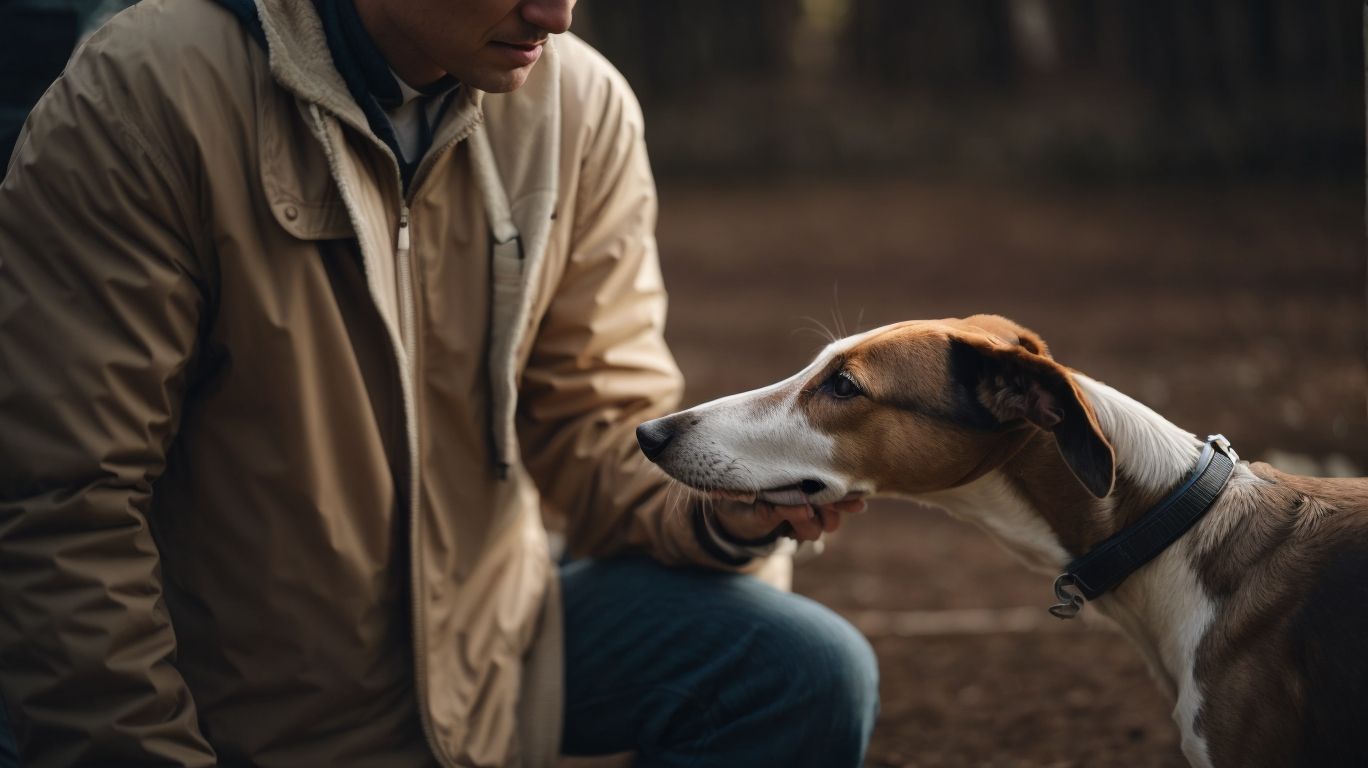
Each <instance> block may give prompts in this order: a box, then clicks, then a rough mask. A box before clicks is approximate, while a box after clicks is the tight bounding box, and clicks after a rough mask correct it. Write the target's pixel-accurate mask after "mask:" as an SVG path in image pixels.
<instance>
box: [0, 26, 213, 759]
mask: <svg viewBox="0 0 1368 768" xmlns="http://www.w3.org/2000/svg"><path fill="white" fill-rule="evenodd" d="M98 37H99V36H97V39H95V40H92V42H91V44H90V45H88V46H87V47H86V49H85V51H84V53H83V54H81V55H80V56H78V58H77V59H76V60H75V61H74V62H73V63H72V64H71V65H70V68H69V70H68V72H67V73H66V74H65V75H64V76H63V77H62V78H61V79H59V80H58V81H57V82H56V83H55V84H54V85H53V87H52V88H51V89H50V90H49V92H48V93H47V94H46V95H45V97H44V98H43V100H42V101H41V102H40V104H39V105H38V107H37V108H36V109H35V111H34V112H33V114H32V115H31V116H30V118H29V121H28V123H27V125H26V128H25V131H24V134H23V135H22V136H21V137H20V139H19V143H18V145H17V148H16V150H15V154H14V156H13V157H12V158H11V160H10V165H9V170H8V174H7V175H6V177H5V179H4V182H3V184H2V185H0V415H2V416H3V422H4V426H3V428H0V694H2V695H3V699H4V703H5V705H7V707H8V710H9V714H10V718H9V719H10V723H11V726H12V728H13V729H14V731H15V735H16V737H17V741H18V743H19V751H20V755H21V760H22V763H23V765H25V766H55V765H75V764H83V765H111V764H120V765H158V764H160V765H184V766H202V765H210V764H212V763H213V762H214V759H215V758H214V754H213V751H212V750H211V749H210V747H209V746H208V744H207V742H206V741H205V739H204V738H203V736H202V735H201V734H200V732H199V729H198V726H197V720H196V714H195V707H194V704H193V702H192V700H191V697H190V693H189V690H188V688H187V686H186V683H185V681H184V680H183V679H182V677H181V676H180V674H179V673H178V672H177V670H176V668H175V667H174V666H173V663H172V662H173V659H174V655H175V648H176V640H175V636H174V634H173V631H172V627H171V622H170V620H169V618H168V615H167V611H166V608H165V605H164V603H163V599H162V590H161V582H160V574H159V566H158V552H157V547H156V545H155V544H154V542H153V537H152V534H151V532H150V531H149V528H148V517H147V510H148V503H149V499H150V496H151V492H152V487H153V485H154V483H155V482H156V480H157V478H158V476H159V474H160V473H161V472H162V469H163V463H164V457H165V455H166V450H167V446H168V443H169V442H170V441H171V439H172V437H173V435H174V434H175V431H176V427H177V420H178V416H179V410H180V402H181V398H182V394H183V389H184V386H185V377H186V376H185V375H186V369H187V365H188V361H189V359H190V356H191V353H192V350H193V349H194V344H195V339H196V337H197V325H198V323H199V321H200V318H201V316H202V314H203V313H204V310H205V303H206V302H205V298H204V294H205V292H204V290H203V283H202V282H201V276H200V273H201V272H202V270H201V269H200V268H199V267H198V266H196V265H195V264H194V263H193V260H192V258H191V254H193V253H195V252H197V248H196V246H195V245H194V244H193V243H192V242H191V241H190V240H189V239H188V236H187V235H186V234H185V233H187V232H190V231H192V228H191V227H190V226H189V222H190V221H191V220H192V218H191V217H192V215H193V214H192V213H191V211H190V208H191V207H192V206H193V203H192V202H190V201H191V200H192V199H193V187H192V186H191V185H190V184H189V183H188V182H187V181H186V180H185V179H184V178H181V177H180V176H179V175H178V171H177V168H176V165H177V164H176V163H174V162H172V160H171V158H170V157H169V156H168V153H169V152H176V151H180V150H177V149H174V148H170V149H168V144H166V143H165V139H164V137H159V138H157V139H156V140H149V138H148V137H149V135H158V136H160V135H161V134H162V131H160V130H157V129H151V130H150V129H149V128H147V127H146V126H148V125H153V126H160V122H162V120H161V117H159V116H158V115H157V114H156V113H155V112H151V111H150V110H148V109H145V108H144V107H145V106H146V105H136V104H132V103H128V102H126V101H125V99H128V100H131V99H133V98H134V97H132V96H130V95H129V94H131V93H132V92H133V91H135V90H136V91H139V92H140V93H142V97H143V98H146V95H147V94H146V89H147V88H148V86H147V84H146V82H145V81H143V82H139V83H138V84H137V85H136V86H130V82H129V80H130V79H132V78H134V77H147V76H148V74H147V73H146V72H136V73H130V72H128V71H126V70H121V69H120V64H119V63H118V62H111V61H109V60H108V59H107V57H105V58H102V57H101V56H100V55H99V54H98V53H97V52H92V51H97V50H98V49H99V47H100V43H99V40H98ZM162 117H164V115H163V116H162Z"/></svg>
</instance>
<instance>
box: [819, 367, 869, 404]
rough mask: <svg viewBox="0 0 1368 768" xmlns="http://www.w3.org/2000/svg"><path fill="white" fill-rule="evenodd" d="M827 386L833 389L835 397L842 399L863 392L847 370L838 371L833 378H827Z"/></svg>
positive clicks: (832, 392)
mask: <svg viewBox="0 0 1368 768" xmlns="http://www.w3.org/2000/svg"><path fill="white" fill-rule="evenodd" d="M827 388H828V389H830V390H831V394H832V396H833V397H837V398H840V399H842V400H845V399H847V398H851V397H855V396H857V395H860V394H863V393H862V392H860V387H859V385H857V384H856V383H855V380H854V379H852V378H850V374H848V373H846V372H845V371H837V372H836V373H835V374H833V375H832V377H831V378H829V379H827Z"/></svg>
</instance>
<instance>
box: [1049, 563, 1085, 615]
mask: <svg viewBox="0 0 1368 768" xmlns="http://www.w3.org/2000/svg"><path fill="white" fill-rule="evenodd" d="M1054 593H1055V598H1056V599H1058V600H1059V602H1058V603H1055V604H1054V605H1052V606H1050V615H1051V616H1054V617H1055V618H1057V619H1072V618H1073V617H1075V616H1077V615H1078V612H1079V611H1081V610H1083V603H1084V602H1086V601H1085V600H1084V599H1083V595H1082V594H1081V593H1080V592H1078V587H1077V582H1076V581H1074V577H1073V576H1070V575H1069V574H1067V573H1061V574H1059V578H1057V579H1055V582H1054Z"/></svg>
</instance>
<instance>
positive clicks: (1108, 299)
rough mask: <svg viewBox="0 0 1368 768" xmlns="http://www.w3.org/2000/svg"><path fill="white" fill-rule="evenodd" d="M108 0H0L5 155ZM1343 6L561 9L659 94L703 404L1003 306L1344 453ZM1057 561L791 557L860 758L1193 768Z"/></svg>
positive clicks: (1357, 420)
mask: <svg viewBox="0 0 1368 768" xmlns="http://www.w3.org/2000/svg"><path fill="white" fill-rule="evenodd" d="M122 4H123V3H121V2H119V1H118V0H93V1H92V0H85V1H83V0H0V157H8V153H9V147H10V144H11V143H12V141H13V137H14V136H15V135H16V134H17V132H18V128H19V126H20V125H21V124H22V120H23V117H24V115H25V114H27V111H28V109H29V107H30V106H31V105H32V103H33V102H34V101H35V100H36V99H37V98H38V96H39V95H41V93H42V91H43V89H44V88H46V86H47V84H48V83H49V82H50V81H51V80H52V78H53V77H55V76H56V75H57V74H58V73H59V72H60V70H61V67H62V64H63V62H64V61H65V60H66V57H67V56H68V54H69V52H70V50H71V48H72V46H73V45H75V43H76V41H77V40H78V39H79V37H80V35H82V34H83V33H84V32H86V31H88V30H89V29H92V28H94V27H95V26H97V25H98V24H99V23H100V22H101V21H102V20H103V18H105V17H106V16H107V15H108V14H109V13H111V12H113V11H114V10H116V9H117V8H118V7H120V6H121V5H122ZM1362 18H1363V17H1362V7H1361V5H1360V4H1359V3H1358V2H1357V0H1181V1H1180V0H1146V1H1145V2H1118V1H1117V0H935V1H932V0H747V2H735V1H734V0H581V3H580V5H579V7H578V9H577V14H576V22H575V30H576V31H577V32H578V33H579V34H581V35H582V36H584V37H585V38H587V39H588V40H590V41H591V42H592V43H593V44H595V45H596V46H597V47H598V48H599V49H600V50H601V51H603V53H604V54H605V55H606V56H607V57H608V58H609V59H610V60H611V61H612V62H613V63H614V64H616V65H617V66H618V68H620V69H621V70H622V71H623V73H624V74H625V75H626V76H627V79H628V80H629V81H630V82H631V84H632V86H633V87H634V88H635V90H636V91H637V94H638V95H639V97H640V98H641V101H642V104H643V108H644V110H645V113H646V119H647V140H648V143H649V145H650V147H651V151H652V157H653V162H654V167H655V169H656V172H657V175H658V181H659V184H660V193H661V212H660V226H659V240H660V248H661V254H662V260H663V266H664V270H665V275H666V280H667V283H668V285H669V287H670V289H671V299H672V303H671V311H670V325H669V338H670V341H671V343H672V345H673V348H674V350H675V353H676V355H677V356H678V358H679V361H680V364H681V366H682V367H683V369H684V371H685V373H686V375H687V376H688V381H689V392H688V396H687V400H688V401H689V402H691V403H692V402H699V401H702V400H706V399H710V398H713V397H716V396H719V395H722V394H727V393H731V392H735V391H739V390H744V389H750V388H753V387H756V386H759V385H762V384H767V383H769V382H772V381H774V380H776V379H778V378H780V377H783V376H787V375H788V374H789V373H791V372H792V371H793V370H796V369H797V368H798V367H800V366H801V365H803V364H804V363H806V362H807V360H808V359H809V358H810V357H811V356H812V355H813V354H814V353H815V352H816V351H817V350H818V349H819V348H820V347H821V346H822V345H823V344H824V343H825V342H826V339H827V335H828V334H829V333H835V334H842V333H848V332H854V331H856V330H861V329H867V328H870V327H874V326H877V325H881V324H884V323H888V322H893V321H897V320H904V319H911V318H926V317H944V316H963V315H968V314H973V313H977V312H996V313H1000V314H1005V315H1008V316H1009V317H1012V318H1014V319H1015V320H1017V321H1018V322H1020V323H1022V324H1024V325H1026V326H1028V327H1031V328H1033V329H1035V330H1036V331H1037V332H1039V333H1040V334H1041V335H1043V336H1044V337H1045V339H1046V340H1047V341H1048V342H1049V343H1050V345H1051V348H1052V350H1053V352H1054V354H1055V356H1056V358H1058V359H1059V360H1061V361H1063V362H1064V363H1066V364H1068V365H1070V366H1073V367H1075V368H1078V369H1080V370H1082V371H1085V372H1087V373H1089V374H1090V375H1092V376H1094V377H1095V378H1099V379H1101V380H1103V381H1106V382H1108V383H1110V384H1112V385H1113V386H1115V387H1117V388H1118V389H1120V390H1122V391H1124V392H1127V393H1128V394H1131V395H1132V396H1134V397H1136V398H1138V399H1140V400H1142V401H1144V402H1145V403H1147V404H1149V405H1151V406H1153V407H1154V408H1156V409H1157V410H1158V411H1159V412H1161V413H1163V414H1164V415H1166V416H1168V417H1169V418H1170V419H1171V420H1173V421H1174V422H1176V423H1178V424H1179V425H1182V426H1184V427H1186V428H1188V429H1190V430H1191V431H1193V432H1195V433H1197V434H1199V435H1205V434H1207V433H1208V432H1218V431H1219V432H1224V433H1225V434H1226V435H1227V436H1228V437H1230V438H1231V440H1232V441H1233V442H1234V444H1235V446H1236V448H1237V449H1238V450H1239V451H1240V453H1241V455H1242V456H1243V457H1245V458H1248V459H1254V460H1266V461H1270V462H1272V463H1274V464H1276V465H1278V466H1279V467H1281V468H1283V469H1286V470H1289V471H1295V472H1304V473H1311V474H1337V475H1363V474H1365V470H1368V441H1365V434H1366V428H1368V423H1366V420H1365V390H1366V389H1368V386H1366V385H1368V374H1366V373H1365V350H1366V349H1368V345H1365V285H1368V280H1366V276H1365V259H1364V247H1363V246H1364V221H1363V210H1364V200H1363V189H1364V157H1363V145H1364V125H1363V116H1364V101H1363V71H1364V64H1363V62H1364V56H1363V46H1362V39H1363V37H1362V31H1363V28H1364V27H1363V20H1362ZM1049 587H1050V578H1049V577H1048V576H1044V575H1040V574H1035V573H1031V572H1029V571H1027V570H1025V569H1024V568H1023V567H1021V566H1019V565H1018V564H1016V563H1015V562H1014V561H1013V560H1012V559H1011V558H1010V557H1008V556H1007V555H1006V554H1004V553H1003V552H1002V551H1000V550H999V549H998V548H997V547H996V546H995V545H994V544H992V543H991V542H990V541H989V539H988V538H987V537H986V536H985V535H984V534H982V533H980V532H979V531H977V530H973V529H970V528H968V527H966V526H964V525H962V524H960V523H958V522H955V521H953V520H950V519H949V518H947V517H945V516H944V515H942V514H941V513H939V512H934V511H929V510H924V509H920V508H917V507H914V506H911V505H907V504H899V503H891V502H889V503H882V502H876V503H875V504H873V505H871V509H870V511H869V512H868V513H867V514H865V515H863V516H861V517H859V518H856V519H854V520H852V521H850V522H849V523H848V524H847V526H846V527H845V528H844V529H843V530H842V531H841V532H840V533H839V534H837V535H836V536H834V537H832V539H831V541H830V542H829V543H828V546H827V547H826V551H825V553H824V554H822V555H821V556H819V557H815V558H812V559H809V560H807V561H806V562H803V563H801V564H800V565H799V567H798V570H797V573H796V588H797V589H798V590H799V591H801V592H803V593H805V594H808V595H810V596H812V597H814V598H815V599H818V600H820V601H822V602H824V603H826V604H827V605H830V606H832V607H833V608H835V609H836V610H838V611H840V612H841V613H843V614H844V615H846V616H848V617H849V618H850V619H851V620H852V621H854V622H855V623H856V624H857V625H858V626H859V627H860V628H861V629H862V630H864V631H865V632H866V634H868V636H869V637H870V639H871V642H872V643H873V644H874V647H875V649H876V651H877V652H878V654H879V656H880V661H881V664H882V670H883V686H882V692H883V713H882V716H881V719H880V722H879V726H878V730H877V731H876V733H875V736H874V743H873V746H872V748H871V752H870V760H869V764H870V765H873V766H1066V765H1078V766H1083V765H1086V766H1170V765H1173V766H1177V765H1183V764H1184V763H1183V761H1182V759H1181V757H1180V754H1179V752H1178V742H1177V733H1176V730H1175V728H1174V727H1173V724H1172V722H1171V721H1170V719H1169V715H1168V713H1169V710H1170V708H1171V705H1170V703H1168V702H1166V701H1165V700H1164V699H1163V698H1162V697H1161V696H1160V694H1159V693H1158V692H1157V690H1156V689H1155V687H1154V686H1153V684H1152V683H1151V681H1150V680H1149V678H1148V675H1147V674H1146V672H1145V670H1144V667H1143V664H1142V663H1141V661H1140V659H1139V657H1138V656H1137V654H1136V653H1135V652H1134V651H1132V650H1131V648H1130V647H1129V646H1128V644H1127V643H1126V641H1125V640H1124V639H1123V638H1121V637H1120V636H1119V635H1117V634H1115V633H1114V632H1113V631H1111V630H1110V629H1109V628H1108V627H1107V626H1105V625H1104V624H1103V623H1101V622H1094V621H1093V620H1088V621H1083V622H1067V623H1065V622H1059V621H1057V620H1055V619H1053V618H1051V617H1049V616H1048V615H1047V614H1046V613H1045V610H1044V609H1045V606H1046V605H1047V604H1048V603H1049V602H1050V600H1049V597H1050V589H1049ZM1091 613H1092V612H1088V611H1085V613H1084V615H1085V616H1089V614H1091ZM1093 618H1095V617H1093Z"/></svg>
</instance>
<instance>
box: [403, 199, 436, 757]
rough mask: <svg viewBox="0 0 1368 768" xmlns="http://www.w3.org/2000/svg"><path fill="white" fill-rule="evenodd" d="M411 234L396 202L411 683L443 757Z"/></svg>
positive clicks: (428, 730)
mask: <svg viewBox="0 0 1368 768" xmlns="http://www.w3.org/2000/svg"><path fill="white" fill-rule="evenodd" d="M412 251H413V233H412V231H411V230H410V225H409V207H408V203H407V202H401V203H400V204H399V234H398V235H397V237H396V238H395V243H394V252H395V281H396V282H397V283H399V335H400V336H401V337H402V339H403V343H404V365H406V366H408V369H409V381H410V382H412V384H411V386H412V388H413V390H414V394H413V397H412V403H413V406H412V408H411V411H412V413H410V414H409V423H408V425H407V429H405V430H404V431H405V432H406V433H407V434H408V454H409V462H408V463H409V467H408V486H409V488H408V516H409V558H410V560H411V562H410V563H409V600H410V609H411V610H412V611H413V623H414V632H413V643H414V656H413V661H414V675H415V677H416V678H417V679H416V680H415V681H414V682H415V684H416V685H417V686H418V704H419V709H420V710H421V711H420V713H419V718H418V720H419V722H421V723H422V726H423V736H424V737H425V738H426V739H427V742H428V745H429V747H431V748H432V749H434V750H435V751H436V752H437V754H438V756H439V757H445V749H444V748H443V745H441V744H438V742H437V739H436V736H435V734H434V733H433V730H432V720H431V716H430V715H429V713H428V709H429V707H430V706H431V703H430V702H429V700H428V697H429V693H430V692H429V691H428V684H427V637H426V635H425V633H424V631H423V629H424V627H425V622H424V620H423V592H422V586H423V585H422V579H421V578H419V574H421V573H422V572H423V561H422V558H423V551H422V545H421V539H422V535H421V528H422V524H423V521H422V516H421V514H420V511H419V504H418V493H419V486H420V475H419V466H418V465H419V463H420V462H419V460H418V396H417V389H418V385H417V379H418V329H417V321H416V317H415V316H416V313H417V309H416V307H415V301H414V295H413V255H412Z"/></svg>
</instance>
